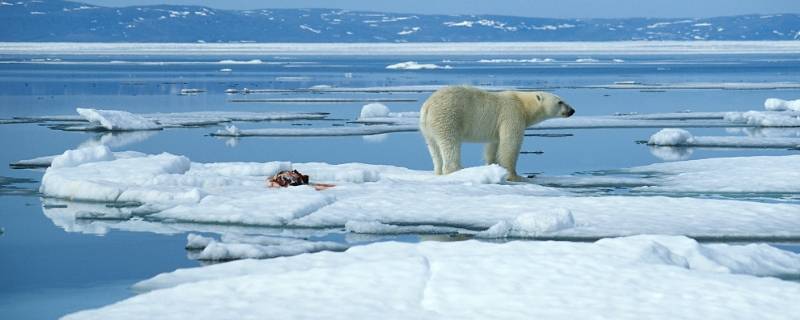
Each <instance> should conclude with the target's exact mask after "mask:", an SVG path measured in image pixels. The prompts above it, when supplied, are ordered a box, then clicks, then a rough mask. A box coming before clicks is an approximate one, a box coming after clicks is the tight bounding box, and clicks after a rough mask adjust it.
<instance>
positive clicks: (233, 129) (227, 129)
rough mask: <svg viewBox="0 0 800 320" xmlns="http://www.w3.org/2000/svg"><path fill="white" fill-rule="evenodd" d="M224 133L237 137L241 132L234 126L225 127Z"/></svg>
mask: <svg viewBox="0 0 800 320" xmlns="http://www.w3.org/2000/svg"><path fill="white" fill-rule="evenodd" d="M225 132H227V133H228V134H230V135H231V136H238V135H240V134H241V133H242V131H241V130H239V128H237V127H236V126H234V125H229V126H225Z"/></svg>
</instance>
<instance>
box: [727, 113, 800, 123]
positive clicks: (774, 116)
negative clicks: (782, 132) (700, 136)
mask: <svg viewBox="0 0 800 320" xmlns="http://www.w3.org/2000/svg"><path fill="white" fill-rule="evenodd" d="M725 120H727V121H729V122H731V123H737V124H745V125H748V126H754V127H800V113H797V112H788V111H782V112H774V111H747V112H728V113H726V114H725Z"/></svg>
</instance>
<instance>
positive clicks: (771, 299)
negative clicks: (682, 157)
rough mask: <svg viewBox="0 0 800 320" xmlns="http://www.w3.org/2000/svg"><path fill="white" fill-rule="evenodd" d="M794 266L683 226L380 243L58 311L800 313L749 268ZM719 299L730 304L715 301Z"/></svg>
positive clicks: (167, 277) (796, 290)
mask: <svg viewBox="0 0 800 320" xmlns="http://www.w3.org/2000/svg"><path fill="white" fill-rule="evenodd" d="M728 257H732V258H734V260H735V261H737V262H741V263H740V264H739V263H735V262H733V261H726V260H728V259H727V258H728ZM498 261H502V263H501V264H498ZM749 262H752V264H749ZM739 266H746V267H739ZM726 268H727V269H728V270H725V269H726ZM612 271H613V272H612ZM798 273H800V256H798V255H797V254H793V253H788V252H785V251H780V250H760V249H759V248H754V247H746V246H733V245H703V244H697V243H696V242H694V243H693V240H691V239H686V238H682V237H666V236H648V237H630V238H620V239H611V240H603V241H600V242H597V243H577V242H531V241H516V242H509V243H503V244H496V243H487V242H478V241H460V242H435V241H429V242H422V243H415V244H409V243H396V242H384V243H376V244H370V245H366V246H360V247H353V248H351V249H349V250H347V251H345V252H343V253H329V252H321V253H315V254H306V255H299V256H295V257H288V258H283V259H270V260H241V261H235V262H230V263H224V264H218V265H213V266H210V267H200V268H191V269H181V270H177V271H175V272H171V273H166V274H161V275H158V276H157V277H154V278H152V279H150V280H147V281H143V282H140V283H139V284H137V285H136V287H135V288H136V289H137V290H142V289H144V290H152V291H150V292H147V293H143V294H140V295H138V296H135V297H132V298H129V299H127V300H124V301H121V302H118V303H115V304H112V305H109V306H105V307H102V308H99V309H94V310H88V311H82V312H78V313H74V314H71V315H68V316H66V317H65V319H69V320H75V319H106V318H121V319H126V318H158V317H159V316H162V315H164V314H168V315H170V316H172V317H175V318H189V317H195V318H196V317H198V316H199V317H201V318H213V317H215V316H218V315H219V312H220V311H219V310H224V312H225V315H227V316H231V315H232V316H234V317H237V316H244V315H252V314H269V315H270V316H271V317H275V318H281V319H292V318H298V319H304V318H316V317H319V315H321V314H324V315H326V316H328V317H332V318H342V319H344V318H380V317H385V316H386V315H387V314H390V315H402V316H400V317H401V318H406V317H408V318H419V319H433V318H436V319H441V318H446V319H458V318H475V317H479V318H491V317H493V316H497V315H511V317H512V318H513V317H518V318H521V319H565V318H579V319H591V318H619V317H620V310H621V309H624V310H625V312H626V313H627V314H630V315H634V316H632V317H636V316H639V315H648V316H649V317H650V318H654V319H675V318H693V317H695V316H696V315H698V314H702V315H704V318H708V319H755V318H758V319H760V318H776V319H784V318H785V319H788V318H791V315H794V314H797V313H798V312H800V307H798V306H797V305H796V304H793V303H787V301H794V300H797V299H800V286H798V285H797V284H796V283H794V282H789V281H781V280H778V279H775V278H759V277H755V276H753V275H786V274H789V275H796V274H798ZM587 279H591V290H586V289H587V288H586V283H587ZM303 284H305V285H303ZM320 284H322V285H324V287H325V290H320V288H319V285H320ZM198 292H202V293H203V294H198ZM654 292H657V293H658V296H657V297H655V298H654V296H653V293H654ZM465 301H469V302H470V303H464V302H465ZM519 301H526V303H519ZM720 301H734V302H735V303H729V304H728V305H727V306H726V307H725V308H720V307H719V302H720ZM574 305H580V306H582V307H581V308H572V307H570V306H574Z"/></svg>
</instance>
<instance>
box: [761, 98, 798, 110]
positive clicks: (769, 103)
mask: <svg viewBox="0 0 800 320" xmlns="http://www.w3.org/2000/svg"><path fill="white" fill-rule="evenodd" d="M764 109H767V110H769V111H786V110H792V111H800V99H798V100H783V99H778V98H769V99H767V100H766V101H764Z"/></svg>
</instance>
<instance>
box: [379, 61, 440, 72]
mask: <svg viewBox="0 0 800 320" xmlns="http://www.w3.org/2000/svg"><path fill="white" fill-rule="evenodd" d="M452 68H453V67H451V66H449V65H445V66H440V65H437V64H433V63H417V62H416V61H406V62H399V63H395V64H390V65H388V66H386V69H399V70H422V69H452Z"/></svg>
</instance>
